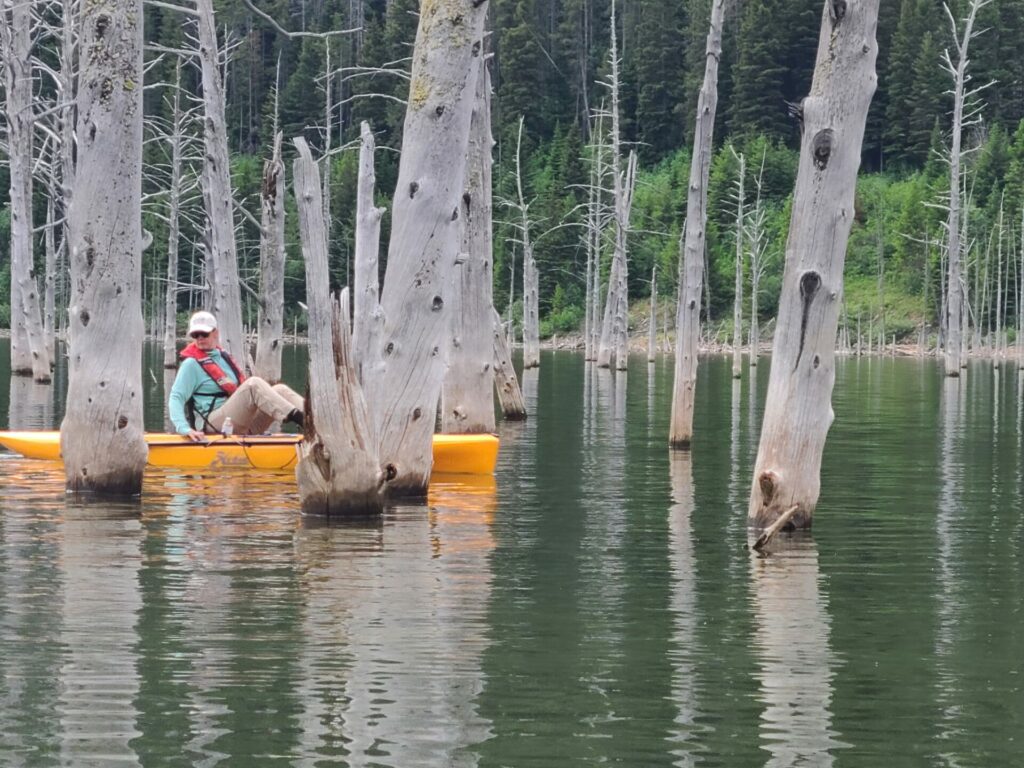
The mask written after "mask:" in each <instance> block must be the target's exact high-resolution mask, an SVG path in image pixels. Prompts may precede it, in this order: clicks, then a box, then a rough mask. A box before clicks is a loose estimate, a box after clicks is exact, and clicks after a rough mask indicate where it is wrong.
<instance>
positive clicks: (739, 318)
mask: <svg viewBox="0 0 1024 768" xmlns="http://www.w3.org/2000/svg"><path fill="white" fill-rule="evenodd" d="M733 154H735V150H733ZM736 157H737V158H738V159H739V161H740V170H739V176H738V178H737V180H736V284H735V289H734V290H735V293H734V295H733V300H732V377H733V378H734V379H738V378H739V377H740V376H741V375H742V373H743V359H742V358H743V240H744V237H743V233H744V230H745V229H746V224H745V222H744V220H743V214H744V212H743V203H744V199H743V197H744V196H743V182H744V180H745V177H746V173H747V161H746V158H745V157H743V155H742V154H739V155H736Z"/></svg>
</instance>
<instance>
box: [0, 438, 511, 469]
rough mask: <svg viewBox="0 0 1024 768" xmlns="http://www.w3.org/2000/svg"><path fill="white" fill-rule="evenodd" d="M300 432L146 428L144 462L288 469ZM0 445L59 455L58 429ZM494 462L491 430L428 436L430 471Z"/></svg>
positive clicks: (55, 458)
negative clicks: (193, 436) (202, 433)
mask: <svg viewBox="0 0 1024 768" xmlns="http://www.w3.org/2000/svg"><path fill="white" fill-rule="evenodd" d="M300 442H302V435H292V434H283V433H282V434H278V435H253V436H249V435H232V436H230V437H225V436H223V435H208V436H207V439H206V441H205V442H202V443H193V442H192V441H190V440H189V439H188V438H186V437H182V436H181V435H173V434H168V433H149V434H147V435H146V443H147V444H148V445H149V463H150V464H151V465H153V466H155V467H183V468H210V469H217V468H221V467H252V468H254V469H266V470H281V469H294V468H295V463H296V461H297V460H298V453H297V452H296V447H297V446H298V444H299V443H300ZM0 445H2V446H3V447H4V448H6V449H7V450H9V451H13V452H14V453H20V454H21V455H22V456H25V457H27V458H30V459H49V460H50V461H59V460H60V432H41V431H40V432H0ZM497 461H498V438H497V436H495V435H434V467H433V472H435V473H439V474H459V475H490V474H493V473H494V466H495V464H496V463H497Z"/></svg>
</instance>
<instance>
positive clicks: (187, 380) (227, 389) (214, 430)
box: [168, 312, 303, 441]
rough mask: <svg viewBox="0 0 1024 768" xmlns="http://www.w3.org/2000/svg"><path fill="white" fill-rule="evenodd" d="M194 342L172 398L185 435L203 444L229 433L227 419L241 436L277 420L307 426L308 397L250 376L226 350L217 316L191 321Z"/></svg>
mask: <svg viewBox="0 0 1024 768" xmlns="http://www.w3.org/2000/svg"><path fill="white" fill-rule="evenodd" d="M188 335H189V337H190V338H191V339H192V341H191V342H190V343H189V344H188V346H186V347H185V348H184V349H183V350H182V351H181V359H182V362H181V366H180V367H179V368H178V375H177V376H175V378H174V386H172V387H171V394H170V398H169V400H168V409H169V411H170V416H171V422H172V423H173V424H174V428H175V430H176V431H177V432H178V434H179V435H186V436H187V437H188V438H189V439H190V440H195V441H199V440H203V439H204V435H211V434H219V433H221V432H222V431H224V427H225V422H226V420H228V419H230V422H229V423H230V425H231V429H232V431H233V432H234V433H236V434H240V435H259V434H262V433H263V432H264V431H266V430H267V429H268V428H269V427H270V425H271V424H273V423H274V422H275V421H290V422H292V423H293V424H298V425H299V427H300V428H301V427H302V407H303V400H302V396H301V395H300V394H298V393H297V392H296V391H295V390H293V389H292V388H291V387H288V386H286V385H284V384H274V385H273V386H271V385H270V384H268V383H267V382H266V381H264V380H263V379H261V378H259V377H258V376H250V377H248V378H246V377H245V375H244V374H243V373H242V370H241V368H240V367H239V366H238V365H237V364H236V363H235V361H234V360H233V359H232V358H231V355H229V354H228V353H227V352H226V351H225V350H223V349H221V348H220V334H219V332H218V330H217V318H216V317H214V316H213V315H212V314H211V313H209V312H196V313H195V314H194V315H192V317H191V318H190V319H189V321H188Z"/></svg>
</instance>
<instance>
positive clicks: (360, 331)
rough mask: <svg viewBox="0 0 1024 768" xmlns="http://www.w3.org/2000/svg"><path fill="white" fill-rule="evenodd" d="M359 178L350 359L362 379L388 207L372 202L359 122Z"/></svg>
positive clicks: (375, 328) (368, 149) (366, 130)
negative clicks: (382, 235)
mask: <svg viewBox="0 0 1024 768" xmlns="http://www.w3.org/2000/svg"><path fill="white" fill-rule="evenodd" d="M360 134H361V143H360V146H359V180H358V188H357V194H356V248H355V251H356V252H355V263H356V268H355V296H354V300H355V312H354V313H353V317H352V359H353V360H354V361H355V365H356V370H357V371H358V372H359V375H360V380H362V368H363V365H364V363H365V361H366V360H368V359H369V357H370V350H372V349H373V348H374V342H375V338H376V337H377V336H379V334H380V331H381V327H382V325H383V322H384V315H383V313H382V310H381V308H380V268H379V266H378V262H379V254H380V222H381V219H382V218H383V216H384V213H385V212H386V211H387V209H386V208H378V207H376V206H375V205H374V201H373V198H374V189H375V187H376V178H377V177H376V174H375V172H374V161H373V153H374V140H373V132H372V131H371V130H370V125H369V123H367V122H366V121H363V123H362V124H361V125H360Z"/></svg>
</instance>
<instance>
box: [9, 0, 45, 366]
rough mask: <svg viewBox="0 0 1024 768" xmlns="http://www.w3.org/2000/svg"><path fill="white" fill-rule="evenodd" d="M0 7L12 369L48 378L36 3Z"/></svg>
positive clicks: (16, 2)
mask: <svg viewBox="0 0 1024 768" xmlns="http://www.w3.org/2000/svg"><path fill="white" fill-rule="evenodd" d="M0 10H2V14H0V62H2V65H3V69H4V88H5V90H6V94H7V109H6V118H7V148H8V155H9V160H10V162H9V166H8V167H9V170H10V182H11V185H10V211H11V373H12V374H15V375H29V374H31V375H32V378H33V379H34V380H35V381H38V382H47V381H49V380H50V358H49V356H48V355H47V351H46V336H45V334H44V333H43V318H42V314H41V307H40V300H39V285H38V283H37V282H36V276H35V269H34V264H33V262H34V258H33V255H32V187H33V184H32V154H33V145H34V142H33V120H34V115H33V108H32V28H31V27H32V7H31V4H30V3H27V2H21V1H20V0H3V4H2V5H0Z"/></svg>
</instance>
